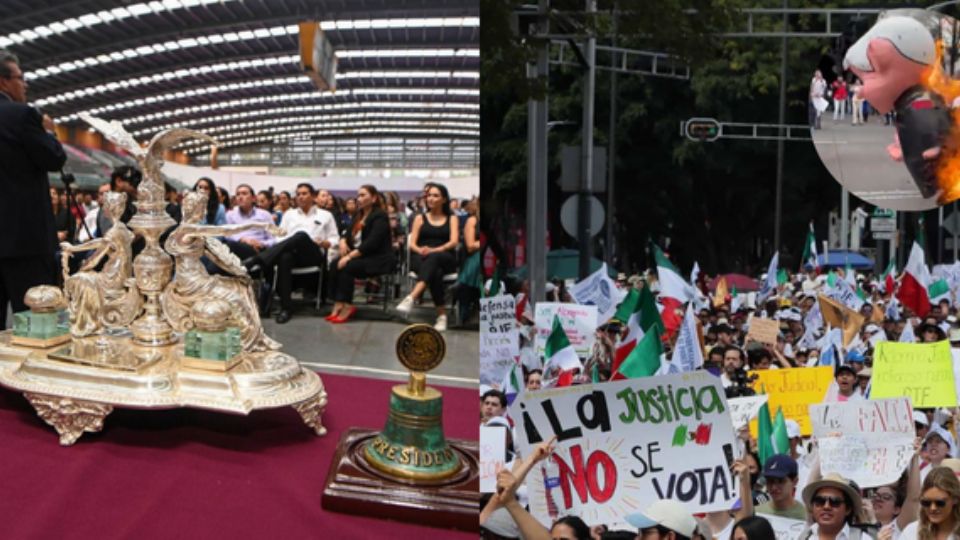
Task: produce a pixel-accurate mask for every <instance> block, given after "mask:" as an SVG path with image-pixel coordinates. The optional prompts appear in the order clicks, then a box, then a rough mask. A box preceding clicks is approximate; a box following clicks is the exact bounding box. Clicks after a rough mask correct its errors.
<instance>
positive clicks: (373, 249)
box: [327, 185, 393, 324]
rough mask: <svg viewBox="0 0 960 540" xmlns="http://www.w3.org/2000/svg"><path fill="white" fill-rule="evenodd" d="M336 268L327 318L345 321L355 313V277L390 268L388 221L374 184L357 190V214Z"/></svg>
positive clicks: (378, 273) (345, 239)
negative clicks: (331, 308)
mask: <svg viewBox="0 0 960 540" xmlns="http://www.w3.org/2000/svg"><path fill="white" fill-rule="evenodd" d="M336 269H337V270H336V277H335V283H336V289H335V290H334V292H333V300H334V302H335V303H334V305H333V311H332V312H331V313H330V315H329V316H327V320H328V321H330V322H332V323H335V324H338V323H345V322H347V321H348V320H350V318H351V317H353V315H354V313H356V312H357V307H356V306H354V305H353V282H354V280H355V279H357V278H365V277H370V276H378V275H381V274H386V273H389V272H390V271H391V270H393V248H392V247H391V243H390V222H389V219H388V218H387V213H386V212H384V208H383V197H382V196H381V195H380V192H379V191H377V188H375V187H374V186H371V185H364V186H360V189H359V190H357V214H356V216H354V219H353V223H352V225H351V226H350V229H349V230H348V231H346V233H345V234H344V238H342V239H341V256H340V258H339V259H338V260H337V261H336Z"/></svg>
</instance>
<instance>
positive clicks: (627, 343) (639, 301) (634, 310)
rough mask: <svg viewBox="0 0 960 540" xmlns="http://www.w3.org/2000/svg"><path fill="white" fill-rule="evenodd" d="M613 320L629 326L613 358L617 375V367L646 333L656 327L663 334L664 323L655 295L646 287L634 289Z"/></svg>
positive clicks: (621, 304)
mask: <svg viewBox="0 0 960 540" xmlns="http://www.w3.org/2000/svg"><path fill="white" fill-rule="evenodd" d="M613 318H614V319H616V320H618V321H621V322H625V323H626V325H627V335H626V337H624V338H623V339H621V340H620V345H619V346H617V351H616V353H614V356H613V371H614V373H616V371H617V367H618V366H619V365H620V364H621V363H622V362H623V361H624V359H625V358H626V357H627V355H629V354H630V351H632V350H633V348H634V347H635V346H636V345H637V343H639V341H640V340H641V339H642V338H643V336H644V334H645V333H646V332H649V331H650V329H651V328H652V327H655V328H656V329H657V331H658V332H663V321H662V320H661V319H660V312H659V311H657V304H656V302H654V300H653V293H651V292H650V289H648V288H647V286H646V285H644V286H643V288H642V289H640V291H637V290H636V289H632V290H631V291H630V292H629V293H628V294H627V297H626V298H625V299H624V300H623V302H621V303H620V306H619V307H618V308H617V312H616V314H614V316H613Z"/></svg>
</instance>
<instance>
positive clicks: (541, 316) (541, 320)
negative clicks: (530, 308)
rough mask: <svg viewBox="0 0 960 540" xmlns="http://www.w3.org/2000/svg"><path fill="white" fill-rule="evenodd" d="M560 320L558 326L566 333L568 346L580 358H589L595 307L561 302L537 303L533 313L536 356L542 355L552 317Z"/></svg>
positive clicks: (593, 333) (595, 313)
mask: <svg viewBox="0 0 960 540" xmlns="http://www.w3.org/2000/svg"><path fill="white" fill-rule="evenodd" d="M554 316H557V317H559V318H560V325H561V326H563V330H564V332H566V333H567V339H569V340H570V345H573V349H574V350H575V351H577V355H578V356H580V357H582V358H583V357H587V356H590V353H591V351H592V349H593V342H594V341H595V340H596V338H597V336H596V331H597V306H581V305H580V304H567V303H561V302H538V303H537V306H536V312H535V313H534V322H535V323H536V326H537V342H536V345H537V354H539V355H542V354H543V350H544V348H545V347H546V346H547V338H548V337H550V331H551V330H552V329H553V317H554Z"/></svg>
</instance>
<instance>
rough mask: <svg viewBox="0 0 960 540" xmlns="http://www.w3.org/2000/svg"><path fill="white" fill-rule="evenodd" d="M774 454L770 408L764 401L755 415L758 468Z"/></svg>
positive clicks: (763, 391)
mask: <svg viewBox="0 0 960 540" xmlns="http://www.w3.org/2000/svg"><path fill="white" fill-rule="evenodd" d="M761 393H763V394H765V393H767V391H766V389H763V390H762V391H761ZM776 453H777V452H776V450H775V449H774V448H773V422H771V421H770V406H769V405H768V403H767V402H766V401H764V402H763V405H761V406H760V411H759V412H758V413H757V454H759V456H758V457H759V458H760V463H761V465H760V467H761V468H763V464H764V463H766V462H767V460H768V459H770V457H771V456H773V455H775V454H776Z"/></svg>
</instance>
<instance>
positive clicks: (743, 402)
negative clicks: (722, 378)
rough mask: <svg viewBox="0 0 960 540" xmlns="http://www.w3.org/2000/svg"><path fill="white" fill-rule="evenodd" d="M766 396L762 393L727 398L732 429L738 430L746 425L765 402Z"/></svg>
mask: <svg viewBox="0 0 960 540" xmlns="http://www.w3.org/2000/svg"><path fill="white" fill-rule="evenodd" d="M768 397H769V396H767V395H766V394H763V395H759V396H744V397H737V398H731V399H728V400H727V404H728V405H729V406H730V420H731V421H732V422H733V429H734V430H739V429H740V428H742V427H743V426H745V425H747V422H749V421H750V420H751V419H752V418H753V417H755V416H757V412H758V411H760V407H762V406H763V404H764V403H766V402H767V399H768Z"/></svg>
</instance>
